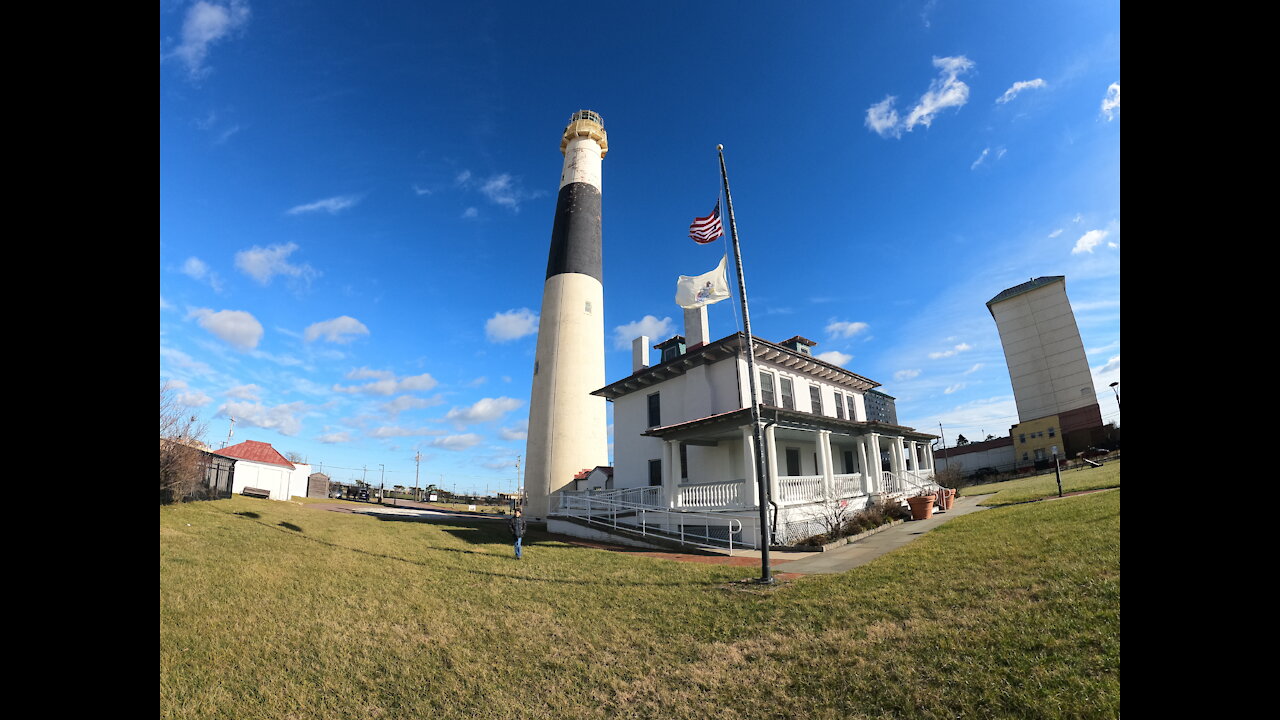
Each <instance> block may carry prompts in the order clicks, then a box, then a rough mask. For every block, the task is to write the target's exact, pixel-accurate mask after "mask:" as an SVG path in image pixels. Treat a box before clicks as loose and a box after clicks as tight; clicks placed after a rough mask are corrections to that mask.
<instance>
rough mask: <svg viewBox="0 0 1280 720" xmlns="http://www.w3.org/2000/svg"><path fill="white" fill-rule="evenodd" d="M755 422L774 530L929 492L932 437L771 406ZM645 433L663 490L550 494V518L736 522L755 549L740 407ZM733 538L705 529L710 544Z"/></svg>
mask: <svg viewBox="0 0 1280 720" xmlns="http://www.w3.org/2000/svg"><path fill="white" fill-rule="evenodd" d="M761 419H762V425H763V432H762V435H763V442H764V444H765V473H766V478H767V485H768V494H769V498H768V500H769V508H768V510H769V514H770V516H771V517H772V518H773V520H772V521H771V524H772V525H773V526H774V530H775V531H777V528H778V526H779V524H782V525H785V524H787V523H791V522H797V521H799V522H804V521H805V519H806V518H813V517H814V516H816V515H817V514H818V513H819V512H820V508H821V506H823V505H826V504H829V503H839V504H843V505H851V506H852V508H853V509H854V510H858V509H861V508H862V507H865V506H866V505H867V504H869V503H871V502H873V501H895V500H897V499H900V498H905V497H907V496H910V495H914V494H916V493H917V492H919V491H921V490H929V489H933V488H936V487H937V486H936V485H935V484H934V482H933V475H934V458H933V452H932V446H931V445H930V441H931V440H932V439H933V436H931V435H927V434H924V433H919V432H917V431H915V430H914V429H912V428H908V427H902V426H898V425H888V424H885V423H876V422H859V421H849V420H841V419H838V418H831V417H824V416H818V415H812V414H810V413H805V412H797V411H790V410H783V409H779V408H772V407H769V408H764V409H762V418H761ZM644 434H645V435H647V436H650V437H654V438H657V439H659V440H660V441H661V453H662V456H661V468H662V477H661V484H657V485H649V486H644V487H630V488H618V489H613V490H604V491H584V492H561V493H557V495H560V499H559V502H556V501H555V499H554V498H553V502H552V504H551V507H552V508H557V509H558V510H557V511H556V513H557V514H561V515H574V514H577V515H581V514H584V513H585V514H587V515H591V514H593V513H595V512H599V511H601V510H603V511H605V512H611V513H612V514H613V516H614V517H613V521H614V522H615V523H616V522H617V518H618V515H619V513H621V515H622V516H623V517H624V518H637V519H638V520H639V521H640V522H645V523H650V524H653V525H654V526H661V525H663V524H665V525H667V526H680V527H683V526H684V525H693V526H699V527H707V528H713V527H715V526H717V525H719V524H724V525H725V526H729V525H731V524H733V523H734V522H736V523H737V525H736V526H735V527H736V528H737V529H738V530H737V531H738V534H739V536H740V537H739V540H738V542H739V544H745V545H747V546H758V544H759V534H760V533H759V528H758V523H759V507H760V502H761V498H760V487H759V483H758V482H757V480H756V477H757V475H756V462H757V453H756V449H755V437H754V429H753V426H752V424H751V415H750V411H749V410H748V409H742V410H735V411H733V412H729V413H725V414H723V415H717V416H712V417H708V418H702V419H699V420H694V421H691V422H686V423H680V424H677V425H670V426H666V427H659V428H652V429H650V430H649V431H647V432H646V433H644ZM682 446H683V450H684V452H683V460H682ZM618 479H619V480H623V481H624V482H625V480H626V478H618ZM625 522H626V521H625V520H624V523H625ZM733 532H734V530H733V529H728V530H725V531H723V532H721V531H712V530H710V529H708V530H707V534H708V535H715V536H717V537H718V536H720V535H724V534H725V533H728V534H729V535H730V536H732V534H733ZM693 544H715V543H697V542H694V543H693Z"/></svg>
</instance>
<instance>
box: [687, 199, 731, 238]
mask: <svg viewBox="0 0 1280 720" xmlns="http://www.w3.org/2000/svg"><path fill="white" fill-rule="evenodd" d="M723 234H724V226H723V225H721V224H720V201H719V200H716V209H715V210H712V211H711V214H710V215H708V216H706V217H700V218H694V220H693V223H692V224H691V225H689V237H691V238H693V241H694V242H698V243H702V244H704V245H705V244H706V243H709V242H711V241H712V240H715V239H716V238H718V237H720V236H721V235H723Z"/></svg>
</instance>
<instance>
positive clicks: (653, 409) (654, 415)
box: [649, 393, 662, 427]
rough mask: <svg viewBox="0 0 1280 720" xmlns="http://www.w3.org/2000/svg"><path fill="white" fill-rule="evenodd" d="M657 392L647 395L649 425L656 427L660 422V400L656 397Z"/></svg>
mask: <svg viewBox="0 0 1280 720" xmlns="http://www.w3.org/2000/svg"><path fill="white" fill-rule="evenodd" d="M658 395H659V393H654V394H652V395H650V396H649V427H658V426H659V425H661V424H662V401H661V400H659V399H658Z"/></svg>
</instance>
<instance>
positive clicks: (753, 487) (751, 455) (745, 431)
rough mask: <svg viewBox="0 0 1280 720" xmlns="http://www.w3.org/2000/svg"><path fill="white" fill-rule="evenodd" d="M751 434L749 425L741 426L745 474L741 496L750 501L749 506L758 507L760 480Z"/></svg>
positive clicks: (753, 440)
mask: <svg viewBox="0 0 1280 720" xmlns="http://www.w3.org/2000/svg"><path fill="white" fill-rule="evenodd" d="M753 435H755V433H754V428H753V427H752V426H751V425H744V426H742V460H743V462H742V467H743V468H744V470H745V472H746V475H747V478H746V482H747V487H746V488H744V490H746V492H744V493H743V497H744V498H747V499H749V500H750V501H751V507H760V480H759V478H758V477H757V475H756V442H755V438H754V437H753Z"/></svg>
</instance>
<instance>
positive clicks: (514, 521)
mask: <svg viewBox="0 0 1280 720" xmlns="http://www.w3.org/2000/svg"><path fill="white" fill-rule="evenodd" d="M509 524H510V526H511V534H512V535H514V536H515V538H516V559H517V560H519V559H520V557H521V555H520V541H521V540H523V539H524V532H525V530H526V529H527V528H528V527H529V524H528V523H527V522H525V519H524V515H523V514H522V513H521V512H520V508H516V514H515V515H512V516H511V522H510V523H509Z"/></svg>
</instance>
